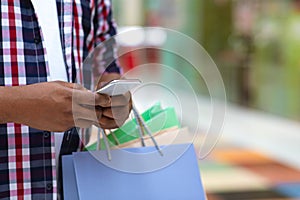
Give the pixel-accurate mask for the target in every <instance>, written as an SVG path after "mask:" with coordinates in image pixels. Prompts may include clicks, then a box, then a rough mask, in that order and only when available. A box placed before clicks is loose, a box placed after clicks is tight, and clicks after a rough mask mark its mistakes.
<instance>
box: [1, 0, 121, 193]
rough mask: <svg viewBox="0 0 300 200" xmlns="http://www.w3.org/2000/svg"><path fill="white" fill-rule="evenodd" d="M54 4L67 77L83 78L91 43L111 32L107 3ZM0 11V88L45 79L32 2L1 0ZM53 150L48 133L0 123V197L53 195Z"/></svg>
mask: <svg viewBox="0 0 300 200" xmlns="http://www.w3.org/2000/svg"><path fill="white" fill-rule="evenodd" d="M56 2H57V10H58V18H59V26H60V27H59V28H60V33H61V39H62V49H63V53H64V60H65V64H66V66H65V68H66V71H67V74H68V79H69V81H70V82H75V79H76V78H77V79H78V80H79V82H82V79H83V75H82V74H83V73H82V71H83V69H82V63H83V60H84V58H85V57H86V56H87V55H88V53H89V52H90V51H91V50H92V49H93V47H95V45H96V44H99V43H100V42H102V41H104V40H105V39H107V38H109V37H111V36H113V35H114V34H115V33H116V32H115V28H114V24H113V21H112V18H111V2H110V0H98V2H97V0H56ZM0 10H1V20H0V27H1V31H0V86H7V87H10V86H19V85H28V84H33V83H39V82H45V81H47V80H49V69H48V63H47V53H46V49H45V48H44V42H43V37H42V32H41V30H40V28H39V25H38V19H37V16H36V14H35V11H34V8H33V5H32V3H31V1H30V0H1V7H0ZM112 50H113V49H112V47H107V48H106V51H105V52H104V54H105V53H106V54H108V55H111V54H112V53H111V52H109V51H112ZM95 71H97V72H103V70H101V69H96V70H95ZM106 71H108V72H119V68H118V66H117V64H116V63H115V62H113V63H112V64H111V65H110V66H109V67H108V68H107V69H106ZM76 148H77V147H76ZM54 149H55V148H54V136H53V134H50V133H49V132H47V131H42V130H36V129H33V128H30V127H28V126H25V125H21V124H15V123H8V124H1V125H0V199H2V198H3V199H57V180H56V177H57V174H56V170H55V151H54ZM62 149H63V147H62Z"/></svg>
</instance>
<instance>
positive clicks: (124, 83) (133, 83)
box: [96, 79, 142, 96]
mask: <svg viewBox="0 0 300 200" xmlns="http://www.w3.org/2000/svg"><path fill="white" fill-rule="evenodd" d="M141 83H142V82H141V81H140V80H138V79H120V80H112V81H110V82H108V83H107V84H105V85H104V86H103V87H102V88H100V89H99V90H97V91H96V92H97V93H100V94H107V95H109V96H117V95H122V94H125V93H126V92H129V91H130V90H131V89H134V88H135V87H137V86H139V85H140V84H141Z"/></svg>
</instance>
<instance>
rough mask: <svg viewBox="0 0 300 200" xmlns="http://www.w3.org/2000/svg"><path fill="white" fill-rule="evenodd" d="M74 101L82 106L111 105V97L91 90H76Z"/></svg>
mask: <svg viewBox="0 0 300 200" xmlns="http://www.w3.org/2000/svg"><path fill="white" fill-rule="evenodd" d="M73 101H74V102H76V103H77V104H81V105H90V106H101V107H107V106H108V105H110V103H111V99H110V97H109V96H107V95H104V94H97V93H93V92H91V91H89V90H74V92H73Z"/></svg>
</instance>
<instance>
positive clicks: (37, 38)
mask: <svg viewBox="0 0 300 200" xmlns="http://www.w3.org/2000/svg"><path fill="white" fill-rule="evenodd" d="M41 42H42V39H41V36H36V37H35V38H34V43H35V44H39V43H41Z"/></svg>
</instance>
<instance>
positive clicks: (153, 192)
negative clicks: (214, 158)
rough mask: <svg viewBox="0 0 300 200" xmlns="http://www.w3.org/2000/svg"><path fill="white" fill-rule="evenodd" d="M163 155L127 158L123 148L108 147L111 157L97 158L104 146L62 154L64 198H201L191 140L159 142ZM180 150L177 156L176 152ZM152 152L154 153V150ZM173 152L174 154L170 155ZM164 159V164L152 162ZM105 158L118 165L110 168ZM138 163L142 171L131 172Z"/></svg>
mask: <svg viewBox="0 0 300 200" xmlns="http://www.w3.org/2000/svg"><path fill="white" fill-rule="evenodd" d="M161 148H162V149H163V153H164V156H160V155H159V154H156V155H157V156H158V157H157V158H155V157H153V158H154V159H143V156H142V157H141V159H138V160H137V161H136V162H134V163H132V162H128V161H127V160H126V159H124V149H113V150H111V153H112V156H113V158H114V159H113V160H112V161H107V163H103V162H100V161H99V159H100V158H103V157H105V156H106V152H105V150H101V151H92V152H76V153H73V154H72V155H67V156H63V157H62V163H63V188H64V199H65V200H69V199H70V200H76V199H80V200H93V199H97V200H98V199H103V200H120V199H122V200H140V199H143V200H154V199H155V200H162V199H163V200H166V199H172V200H183V199H188V200H204V199H205V193H204V190H203V187H202V183H201V179H200V173H199V168H198V163H197V158H196V154H195V150H194V147H193V145H192V144H177V145H169V146H162V147H161ZM155 150H156V149H155V148H154V147H139V148H130V149H125V151H126V152H128V151H129V152H132V153H141V154H145V153H147V152H153V151H155ZM178 152H182V153H181V154H180V156H177V154H176V153H178ZM154 155H155V154H154ZM174 156H175V157H174ZM170 158H176V159H174V161H173V162H167V163H168V164H167V165H165V166H164V167H161V168H157V169H155V170H150V169H153V166H156V164H160V162H162V163H163V162H165V161H166V160H168V159H170ZM109 162H114V164H116V163H117V164H119V166H121V168H122V169H125V168H126V169H127V170H118V169H116V168H111V167H110V165H109ZM138 167H142V168H145V171H144V172H143V171H142V172H141V171H140V172H138V173H134V169H136V168H138Z"/></svg>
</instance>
